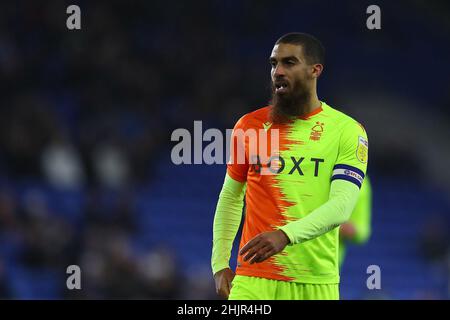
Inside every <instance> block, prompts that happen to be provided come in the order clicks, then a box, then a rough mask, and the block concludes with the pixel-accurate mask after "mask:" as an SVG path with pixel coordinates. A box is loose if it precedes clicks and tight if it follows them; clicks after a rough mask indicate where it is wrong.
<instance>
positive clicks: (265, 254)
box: [250, 247, 274, 264]
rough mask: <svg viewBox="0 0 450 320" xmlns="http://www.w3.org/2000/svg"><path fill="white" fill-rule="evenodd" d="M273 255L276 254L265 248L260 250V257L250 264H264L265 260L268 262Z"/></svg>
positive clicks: (256, 257) (257, 256)
mask: <svg viewBox="0 0 450 320" xmlns="http://www.w3.org/2000/svg"><path fill="white" fill-rule="evenodd" d="M273 254H274V251H273V250H272V248H270V247H264V248H263V249H262V250H260V252H259V253H258V255H256V256H255V257H254V258H253V259H252V260H251V261H250V264H253V263H260V262H263V261H264V260H267V259H268V258H270V257H271V256H272V255H273Z"/></svg>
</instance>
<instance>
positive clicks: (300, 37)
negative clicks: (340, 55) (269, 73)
mask: <svg viewBox="0 0 450 320" xmlns="http://www.w3.org/2000/svg"><path fill="white" fill-rule="evenodd" d="M280 43H289V44H295V45H298V46H302V48H303V54H304V55H305V58H306V60H307V61H306V62H308V63H311V64H314V63H320V64H324V63H325V48H324V47H323V45H322V43H321V42H320V41H319V40H317V38H315V37H313V36H312V35H310V34H307V33H300V32H292V33H287V34H285V35H284V36H282V37H281V38H280V39H278V40H277V42H275V45H277V44H280Z"/></svg>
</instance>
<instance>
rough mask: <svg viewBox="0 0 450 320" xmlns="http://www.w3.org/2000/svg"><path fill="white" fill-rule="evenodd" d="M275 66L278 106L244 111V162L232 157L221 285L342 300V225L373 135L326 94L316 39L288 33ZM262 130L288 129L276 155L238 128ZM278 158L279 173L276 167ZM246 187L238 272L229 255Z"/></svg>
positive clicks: (235, 146)
mask: <svg viewBox="0 0 450 320" xmlns="http://www.w3.org/2000/svg"><path fill="white" fill-rule="evenodd" d="M270 64H271V67H272V70H271V78H272V101H271V105H269V106H267V107H264V108H261V109H258V110H256V111H254V112H251V113H248V114H246V115H244V116H243V117H242V118H241V119H239V121H238V122H237V123H236V125H235V127H234V130H233V136H232V154H234V153H236V151H239V150H244V151H245V161H244V163H241V162H240V161H236V159H235V157H232V159H231V160H230V162H229V163H228V165H227V174H226V176H225V181H224V185H223V188H222V191H221V193H220V196H219V201H218V203H217V208H216V213H215V218H214V228H213V249H212V261H211V264H212V270H213V274H214V279H215V283H216V290H217V293H218V294H219V295H221V296H222V297H224V298H228V299H267V300H272V299H286V300H288V299H339V287H338V286H339V285H338V284H339V265H338V254H339V228H337V227H338V226H339V225H341V224H342V223H344V222H345V221H347V220H348V218H349V217H350V214H351V212H352V210H353V208H354V206H355V203H356V201H357V199H358V195H359V189H360V187H361V184H362V182H363V179H364V175H365V171H366V167H367V154H368V142H367V136H366V133H365V130H364V128H363V127H362V126H361V125H360V124H359V123H357V122H356V121H355V120H353V119H352V118H350V117H348V116H347V115H345V114H343V113H341V112H339V111H337V110H335V109H333V108H332V107H330V106H329V105H327V104H326V103H325V102H324V101H320V100H319V99H318V97H317V90H316V88H317V79H318V78H319V76H320V74H321V73H322V70H323V65H324V49H323V47H322V45H321V43H320V42H319V41H318V40H317V39H316V38H314V37H312V36H310V35H307V34H303V33H290V34H287V35H284V36H283V37H281V38H280V39H279V40H278V41H277V42H276V43H275V46H274V47H273V50H272V53H271V56H270ZM260 129H264V130H265V131H266V132H267V133H268V134H269V135H271V134H277V133H278V135H279V146H278V149H277V148H275V149H274V150H272V146H271V147H270V148H269V154H268V155H269V156H271V157H270V158H269V159H270V160H269V161H267V156H268V155H267V154H258V152H259V151H258V150H259V149H258V148H257V149H256V150H257V151H256V153H257V154H255V148H251V147H252V146H251V141H250V139H247V138H246V139H244V140H242V139H236V136H237V133H238V132H242V131H244V132H245V131H249V130H260ZM270 141H271V140H270ZM258 143H260V141H258ZM274 156H275V158H276V160H277V161H271V160H273V159H274V158H273V157H274ZM237 158H239V157H237ZM255 158H256V159H257V161H256V164H255V161H254V159H255ZM263 158H264V159H265V161H262V160H260V159H263ZM274 162H276V165H275V166H274V167H275V168H276V170H275V173H274V174H268V172H269V173H270V172H273V171H274V170H273V168H272V166H273V163H274ZM263 169H266V170H263ZM267 169H270V171H269V170H267ZM263 173H264V174H263ZM244 193H245V198H246V216H245V222H244V225H243V231H242V237H241V241H240V251H239V257H238V265H237V268H236V276H235V274H234V272H233V271H232V270H231V269H230V267H229V259H230V254H231V248H232V244H233V240H234V238H235V236H236V232H237V230H238V228H239V225H240V221H241V217H242V207H243V198H244Z"/></svg>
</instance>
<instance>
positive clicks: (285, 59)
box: [269, 56, 300, 62]
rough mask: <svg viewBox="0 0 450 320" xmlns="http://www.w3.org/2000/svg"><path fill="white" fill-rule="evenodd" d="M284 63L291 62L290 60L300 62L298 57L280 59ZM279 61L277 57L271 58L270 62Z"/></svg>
mask: <svg viewBox="0 0 450 320" xmlns="http://www.w3.org/2000/svg"><path fill="white" fill-rule="evenodd" d="M280 60H281V61H283V62H286V61H289V60H294V61H300V60H299V59H298V58H297V57H296V56H287V57H283V58H281V59H280ZM274 61H277V58H275V57H270V58H269V62H274Z"/></svg>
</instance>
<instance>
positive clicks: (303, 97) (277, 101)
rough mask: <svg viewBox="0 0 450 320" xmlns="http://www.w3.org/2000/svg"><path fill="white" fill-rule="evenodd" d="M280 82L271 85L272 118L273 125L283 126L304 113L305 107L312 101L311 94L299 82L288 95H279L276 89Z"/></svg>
mask: <svg viewBox="0 0 450 320" xmlns="http://www.w3.org/2000/svg"><path fill="white" fill-rule="evenodd" d="M280 82H281V81H279V82H278V83H277V82H275V81H272V83H271V89H272V98H271V100H270V104H271V105H272V109H271V112H270V118H271V121H272V122H273V123H278V124H283V123H289V122H290V121H292V120H293V119H294V118H295V117H297V116H299V115H302V114H303V113H304V110H303V109H304V106H305V105H306V103H307V101H308V100H309V99H310V97H311V94H310V92H309V90H307V88H305V86H304V85H303V84H301V83H300V82H299V81H296V82H294V83H293V84H292V86H291V87H290V90H289V91H288V92H287V93H284V94H277V93H276V88H277V85H279V84H280Z"/></svg>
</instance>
